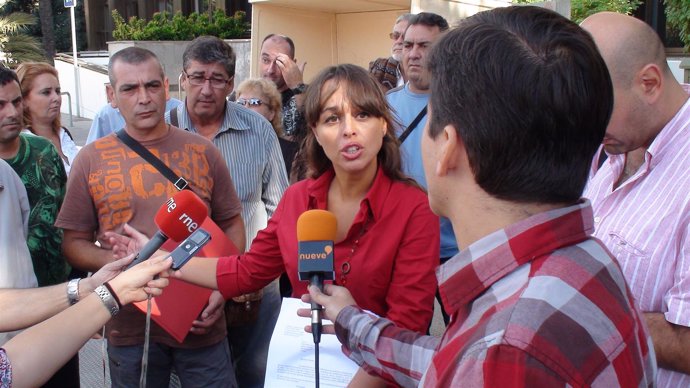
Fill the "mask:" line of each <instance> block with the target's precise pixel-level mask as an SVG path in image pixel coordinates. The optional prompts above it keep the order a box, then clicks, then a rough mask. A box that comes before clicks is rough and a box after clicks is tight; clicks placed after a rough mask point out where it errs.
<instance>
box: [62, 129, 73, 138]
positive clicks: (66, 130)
mask: <svg viewBox="0 0 690 388" xmlns="http://www.w3.org/2000/svg"><path fill="white" fill-rule="evenodd" d="M62 129H63V130H64V131H65V133H66V134H67V136H69V138H70V139H71V140H72V141H74V136H72V134H71V133H70V131H69V129H67V128H66V127H62Z"/></svg>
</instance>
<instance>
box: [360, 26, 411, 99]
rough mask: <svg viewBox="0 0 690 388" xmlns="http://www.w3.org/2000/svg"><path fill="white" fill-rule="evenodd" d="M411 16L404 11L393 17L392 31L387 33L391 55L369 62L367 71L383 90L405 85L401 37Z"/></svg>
mask: <svg viewBox="0 0 690 388" xmlns="http://www.w3.org/2000/svg"><path fill="white" fill-rule="evenodd" d="M413 16H414V15H413V14H411V13H404V14H402V15H400V16H398V18H397V19H395V24H393V32H391V33H390V34H389V35H388V36H389V37H390V38H391V41H392V42H393V45H392V46H391V56H390V57H388V58H378V59H376V60H374V61H371V62H369V73H371V75H372V77H374V78H375V79H376V81H378V82H379V84H381V89H383V91H384V92H387V91H389V90H391V89H393V88H396V87H398V86H403V85H405V74H404V72H403V67H402V53H403V38H404V37H405V30H406V29H407V25H408V23H409V22H410V19H412V17H413Z"/></svg>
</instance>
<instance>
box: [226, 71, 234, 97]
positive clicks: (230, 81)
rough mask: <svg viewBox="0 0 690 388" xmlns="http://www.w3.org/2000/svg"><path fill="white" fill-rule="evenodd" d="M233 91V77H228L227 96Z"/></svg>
mask: <svg viewBox="0 0 690 388" xmlns="http://www.w3.org/2000/svg"><path fill="white" fill-rule="evenodd" d="M233 90H235V77H234V76H232V77H230V80H229V81H228V96H229V95H230V93H232V91H233Z"/></svg>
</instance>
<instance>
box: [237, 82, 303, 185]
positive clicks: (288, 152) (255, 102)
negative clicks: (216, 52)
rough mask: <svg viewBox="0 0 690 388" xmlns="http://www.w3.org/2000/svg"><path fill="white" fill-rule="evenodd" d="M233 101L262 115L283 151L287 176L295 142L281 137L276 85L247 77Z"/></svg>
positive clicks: (278, 94)
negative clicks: (271, 128) (273, 131)
mask: <svg viewBox="0 0 690 388" xmlns="http://www.w3.org/2000/svg"><path fill="white" fill-rule="evenodd" d="M236 98H237V99H236V100H235V102H236V103H238V104H240V105H242V106H244V107H246V108H249V109H251V110H253V111H255V112H256V113H258V114H260V115H262V116H264V117H265V118H266V120H268V121H269V122H270V123H271V125H272V126H273V129H274V130H275V131H276V135H278V141H279V142H280V151H281V152H282V153H283V161H284V162H285V169H286V170H287V174H288V176H290V170H291V167H292V161H293V160H294V158H295V153H296V152H297V143H295V142H294V141H290V140H287V139H285V138H284V137H283V115H282V113H281V112H282V109H283V103H282V100H281V97H280V92H278V89H277V88H276V85H275V84H274V83H273V82H271V81H269V80H266V79H263V78H252V79H248V80H246V81H244V82H242V83H241V84H240V86H239V87H238V88H237V91H236Z"/></svg>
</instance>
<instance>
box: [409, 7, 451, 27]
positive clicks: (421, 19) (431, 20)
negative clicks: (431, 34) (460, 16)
mask: <svg viewBox="0 0 690 388" xmlns="http://www.w3.org/2000/svg"><path fill="white" fill-rule="evenodd" d="M416 25H422V26H427V27H438V29H439V30H440V31H441V32H443V31H447V30H448V21H447V20H446V19H444V18H443V16H441V15H438V14H435V13H433V12H420V13H418V14H416V15H413V16H412V18H410V21H409V23H408V25H407V28H410V26H416Z"/></svg>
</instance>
